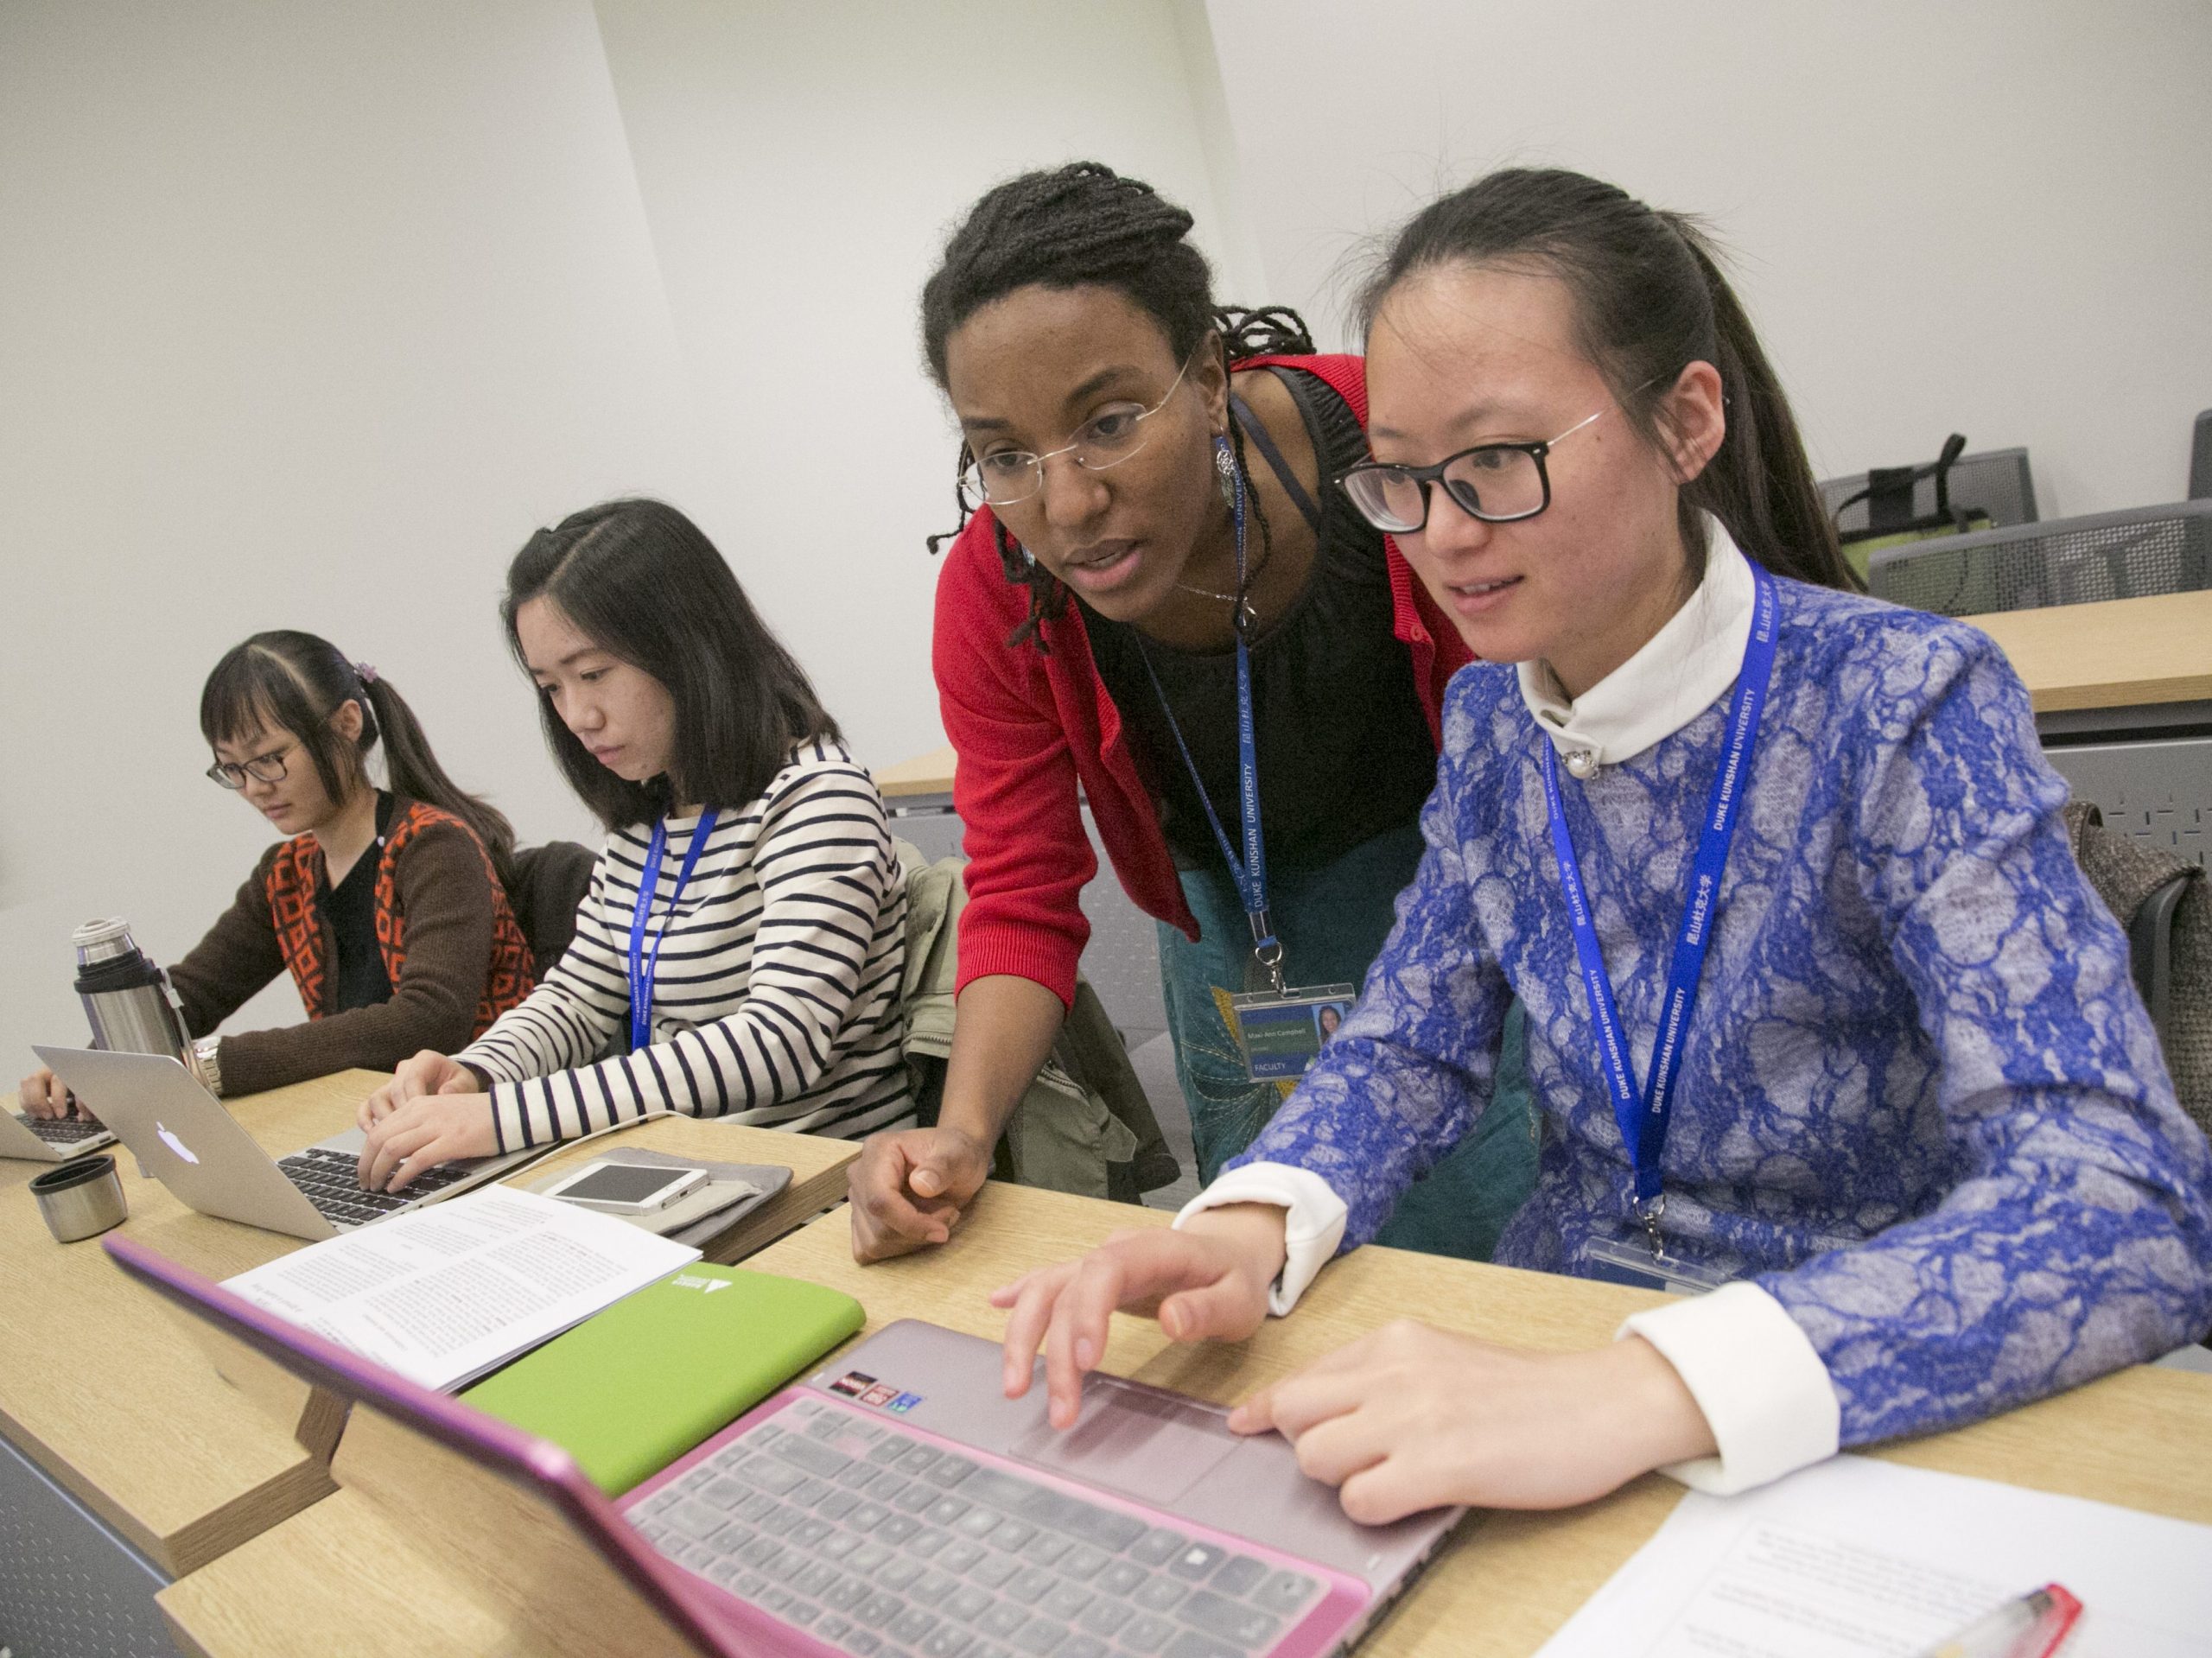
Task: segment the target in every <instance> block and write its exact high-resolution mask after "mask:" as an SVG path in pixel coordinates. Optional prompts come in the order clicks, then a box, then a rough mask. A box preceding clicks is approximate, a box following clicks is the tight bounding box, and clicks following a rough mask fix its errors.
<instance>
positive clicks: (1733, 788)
mask: <svg viewBox="0 0 2212 1658" xmlns="http://www.w3.org/2000/svg"><path fill="white" fill-rule="evenodd" d="M1751 578H1752V581H1753V584H1754V587H1755V589H1756V598H1755V600H1754V602H1753V605H1752V610H1751V638H1749V639H1748V640H1746V641H1745V645H1744V665H1743V667H1742V668H1741V669H1740V670H1738V673H1737V676H1736V691H1735V695H1734V696H1732V697H1731V698H1730V699H1729V702H1728V724H1727V727H1726V731H1725V732H1724V733H1723V734H1722V742H1721V750H1720V764H1719V767H1718V768H1717V769H1716V770H1715V771H1714V772H1713V792H1712V796H1711V797H1710V798H1709V799H1708V800H1707V802H1706V808H1705V820H1704V827H1703V828H1702V829H1700V832H1699V835H1698V842H1697V857H1696V860H1695V861H1694V862H1693V863H1692V864H1691V866H1690V890H1689V895H1688V899H1686V900H1685V902H1684V904H1683V905H1682V924H1681V930H1680V931H1679V932H1678V933H1677V934H1676V936H1675V954H1674V959H1673V961H1672V962H1670V963H1669V967H1668V969H1667V988H1666V994H1665V995H1664V997H1663V998H1662V1000H1661V1001H1660V1004H1659V1029H1658V1032H1657V1033H1656V1035H1655V1036H1654V1038H1653V1039H1652V1044H1651V1070H1650V1072H1649V1075H1648V1076H1647V1077H1645V1078H1644V1083H1643V1092H1642V1093H1641V1094H1638V1093H1637V1089H1636V1085H1635V1083H1634V1080H1633V1078H1632V1077H1630V1073H1629V1044H1628V1036H1627V1033H1626V1032H1624V1031H1623V1030H1622V1029H1621V1020H1620V1011H1619V1009H1618V1007H1617V1006H1616V1005H1615V1003H1614V1001H1613V981H1612V979H1611V976H1610V975H1608V974H1607V973H1606V971H1605V956H1604V954H1603V953H1602V952H1601V951H1600V950H1599V944H1598V929H1597V925H1596V923H1595V921H1594V920H1593V918H1592V912H1591V906H1590V895H1589V893H1587V892H1586V891H1585V890H1584V888H1583V885H1582V866H1581V864H1580V861H1578V860H1577V859H1576V857H1575V855H1574V837H1573V835H1571V834H1570V833H1569V832H1568V830H1567V810H1566V806H1565V804H1564V803H1563V802H1562V801H1561V800H1560V784H1559V757H1558V755H1557V753H1555V752H1554V749H1553V747H1552V743H1551V739H1550V738H1549V737H1548V736H1544V735H1542V734H1539V736H1538V741H1539V742H1540V743H1541V745H1542V749H1543V760H1544V805H1545V808H1546V810H1548V813H1549V814H1550V817H1551V830H1552V851H1553V853H1554V854H1555V855H1556V856H1557V858H1558V860H1559V883H1560V891H1561V892H1562V893H1564V894H1565V896H1566V899H1567V923H1568V924H1569V925H1570V926H1571V927H1573V930H1574V953H1575V956H1577V958H1578V959H1579V960H1580V963H1581V967H1582V986H1583V988H1584V990H1586V992H1587V993H1588V994H1589V998H1590V1019H1591V1023H1592V1025H1593V1026H1595V1027H1596V1030H1597V1036H1598V1060H1599V1069H1600V1070H1603V1071H1604V1072H1605V1089H1606V1092H1607V1093H1609V1094H1611V1096H1612V1101H1613V1121H1615V1122H1617V1123H1618V1124H1619V1125H1620V1131H1621V1140H1622V1142H1623V1143H1624V1145H1625V1146H1626V1147H1628V1154H1629V1166H1630V1168H1631V1169H1632V1170H1633V1171H1634V1172H1635V1182H1636V1184H1635V1194H1634V1197H1633V1198H1632V1199H1631V1204H1632V1207H1633V1209H1634V1210H1635V1218H1636V1219H1637V1221H1639V1222H1640V1223H1642V1225H1643V1236H1641V1237H1632V1238H1630V1239H1628V1240H1625V1241H1624V1240H1617V1239H1611V1238H1597V1239H1593V1240H1592V1241H1591V1242H1589V1243H1588V1244H1587V1245H1586V1246H1585V1247H1584V1250H1583V1255H1584V1259H1585V1261H1586V1263H1587V1264H1588V1265H1589V1267H1591V1268H1592V1272H1593V1274H1594V1275H1596V1276H1597V1277H1599V1278H1605V1279H1610V1280H1612V1281H1614V1282H1616V1283H1624V1284H1634V1285H1636V1286H1638V1287H1640V1288H1646V1289H1663V1290H1672V1291H1675V1292H1677V1293H1698V1292H1700V1291H1704V1290H1709V1289H1714V1288H1717V1287H1719V1285H1721V1284H1722V1283H1724V1282H1726V1274H1722V1273H1717V1272H1714V1271H1713V1269H1712V1268H1710V1267H1704V1266H1701V1265H1699V1264H1698V1263H1696V1262H1694V1261H1682V1260H1680V1259H1678V1258H1676V1257H1675V1256H1672V1255H1668V1254H1667V1253H1666V1251H1665V1249H1664V1248H1663V1247H1662V1243H1661V1241H1660V1236H1659V1220H1660V1217H1661V1216H1662V1215H1663V1214H1664V1213H1665V1212H1666V1207H1667V1196H1666V1192H1665V1191H1664V1189H1663V1187H1662V1183H1661V1178H1660V1169H1659V1159H1660V1154H1661V1153H1662V1152H1663V1151H1664V1150H1665V1149H1666V1145H1667V1124H1668V1121H1669V1112H1670V1110H1671V1109H1672V1107H1673V1103H1674V1096H1675V1079H1676V1077H1678V1076H1679V1075H1680V1074H1681V1068H1682V1046H1683V1043H1684V1041H1685V1039H1686V1038H1687V1037H1688V1033H1689V1026H1690V1016H1691V1014H1692V1013H1694V1012H1695V1010H1696V1007H1697V991H1698V978H1699V975H1700V973H1701V972H1702V970H1703V969H1704V967H1705V953H1706V950H1707V949H1708V948H1709V947H1710V946H1711V944H1712V943H1713V927H1714V924H1715V920H1716V916H1717V912H1718V911H1719V905H1720V879H1721V875H1722V873H1724V872H1725V871H1726V868H1727V866H1728V844H1729V842H1731V841H1732V840H1733V839H1734V838H1735V834H1736V819H1737V817H1738V816H1739V815H1740V814H1741V812H1742V810H1743V803H1744V797H1745V794H1746V793H1747V792H1749V790H1750V787H1751V759H1752V749H1753V747H1754V746H1755V745H1756V743H1757V742H1758V733H1759V716H1760V715H1761V713H1762V712H1763V711H1764V709H1765V707H1766V693H1767V685H1768V682H1769V681H1770V680H1771V679H1772V678H1773V677H1774V645H1775V638H1774V629H1775V590H1774V578H1773V577H1772V576H1771V575H1768V574H1767V573H1766V571H1765V570H1764V569H1762V568H1761V567H1760V566H1759V565H1758V564H1757V563H1753V564H1752V565H1751Z"/></svg>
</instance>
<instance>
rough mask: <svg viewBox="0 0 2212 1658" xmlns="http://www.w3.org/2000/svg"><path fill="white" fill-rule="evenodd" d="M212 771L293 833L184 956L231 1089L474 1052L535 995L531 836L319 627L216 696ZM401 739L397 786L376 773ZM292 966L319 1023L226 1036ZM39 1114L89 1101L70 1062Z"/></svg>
mask: <svg viewBox="0 0 2212 1658" xmlns="http://www.w3.org/2000/svg"><path fill="white" fill-rule="evenodd" d="M200 732H201V734H202V735H204V736H205V737H206V738H207V743H208V746H210V747H211V748H212V749H213V751H214V759H215V763H214V764H213V765H211V766H209V767H208V768H207V775H208V776H209V777H210V778H213V780H214V781H215V782H217V783H219V784H220V785H223V786H224V787H225V788H226V789H233V790H236V791H239V792H240V793H242V794H243V795H244V796H245V799H246V801H247V803H248V804H251V806H252V807H253V808H254V809H255V810H257V811H259V812H260V813H261V814H262V815H263V816H264V817H266V818H268V819H269V821H270V823H273V824H275V825H276V826H277V829H279V830H281V831H282V832H283V834H284V835H286V837H287V838H286V839H284V840H282V841H279V842H277V844H276V845H275V846H272V847H271V848H269V850H268V851H267V852H265V853H264V854H262V858H261V861H260V863H259V864H258V865H257V866H256V867H255V869H254V872H253V873H252V874H251V876H250V877H248V879H247V880H246V882H245V885H244V886H241V887H239V888H238V899H237V900H236V902H234V903H233V904H232V905H231V907H230V908H229V909H228V910H227V911H226V912H224V914H223V915H222V917H221V918H220V919H219V920H218V921H217V922H216V923H215V924H214V925H213V927H211V928H209V929H208V931H207V937H205V938H202V939H201V940H200V943H199V944H198V945H196V946H195V947H194V950H193V951H192V953H191V954H190V955H188V956H186V957H185V958H184V959H183V960H182V961H181V962H178V963H177V964H176V965H175V967H173V968H171V969H169V981H170V982H171V983H172V984H174V985H175V987H176V992H177V999H178V1001H179V1002H180V1003H181V1005H182V1007H183V1010H184V1019H185V1025H186V1027H187V1029H188V1031H189V1032H191V1034H192V1035H193V1036H194V1038H195V1039H198V1041H197V1044H196V1045H197V1048H198V1051H199V1056H200V1060H201V1064H202V1068H203V1070H206V1071H207V1074H208V1075H210V1076H211V1077H215V1078H216V1079H217V1083H216V1085H217V1088H218V1090H219V1092H221V1093H224V1094H228V1095H238V1094H252V1093H257V1092H259V1091H260V1090H262V1089H269V1088H281V1087H283V1085H284V1084H285V1083H296V1082H300V1081H303V1080H304V1079H306V1078H308V1077H321V1076H325V1075H327V1074H328V1073H329V1072H331V1071H334V1070H346V1069H347V1068H349V1067H352V1066H360V1067H363V1068H365V1069H366V1070H391V1069H392V1068H393V1067H394V1066H395V1065H397V1064H398V1063H399V1062H400V1061H401V1060H403V1059H404V1058H407V1057H408V1056H409V1055H410V1054H412V1053H416V1052H419V1051H421V1050H423V1049H424V1048H435V1049H438V1050H440V1051H445V1050H448V1049H452V1048H458V1047H460V1046H461V1045H464V1044H465V1043H467V1041H469V1040H470V1039H472V1038H474V1037H476V1036H479V1035H480V1034H482V1032H484V1031H485V1029H486V1027H487V1026H490V1024H491V1023H492V1021H493V1020H495V1019H497V1018H498V1017H499V1015H500V1014H501V1013H505V1011H506V1010H507V1009H508V1008H510V1007H513V1006H514V1005H515V1004H516V1003H517V1002H518V1001H521V1000H522V999H523V998H524V996H525V995H527V994H529V993H530V990H531V985H532V969H531V952H530V946H529V944H528V943H527V942H526V941H525V940H524V937H523V932H522V928H521V927H520V925H519V924H518V923H517V921H516V919H515V913H514V910H513V908H512V905H510V904H509V903H508V900H507V877H508V874H509V859H510V857H511V854H512V852H513V849H514V831H513V830H512V829H511V828H509V827H508V824H507V820H506V819H505V817H504V816H501V815H500V814H499V812H497V811H495V810H493V808H492V807H490V806H488V805H486V804H485V803H484V802H483V801H481V800H479V799H477V798H476V797H474V796H472V795H467V794H464V793H462V792H461V790H460V789H459V788H458V787H457V786H456V785H454V781H453V779H452V778H448V776H447V775H446V773H445V770H444V768H443V767H442V766H441V765H439V764H438V762H437V759H436V757H435V755H434V754H432V753H431V752H430V746H429V742H428V741H427V740H425V739H424V737H423V727H421V725H420V724H418V723H417V722H416V718H415V715H414V714H413V712H412V711H411V710H410V708H408V706H407V704H406V703H405V702H404V701H402V700H401V698H400V696H399V693H398V692H397V691H396V690H394V689H392V688H391V684H390V683H388V682H387V681H385V679H383V678H382V677H379V676H378V673H377V671H376V670H375V669H374V668H372V667H371V666H369V665H368V664H366V663H359V664H357V663H353V662H351V661H349V660H347V658H346V656H345V655H344V654H343V653H342V652H340V651H339V650H338V648H337V647H336V646H334V645H332V644H331V643H330V642H329V641H328V640H327V639H323V638H318V637H317V636H315V634H312V633H301V632H289V631H287V632H270V633H257V634H255V635H254V636H253V637H252V638H250V639H248V640H246V641H245V643H244V644H243V645H238V646H237V647H236V648H234V649H233V650H232V651H230V652H228V653H227V654H226V656H225V657H223V659H222V660H221V661H220V662H219V663H217V664H215V670H214V672H213V673H212V674H210V675H209V676H208V677H207V687H206V689H204V690H202V692H201V693H200ZM379 741H381V742H382V743H383V745H384V755H385V769H386V772H387V773H388V775H389V778H390V786H389V787H388V788H385V789H379V788H378V787H377V786H376V785H375V784H374V783H373V782H372V780H371V778H370V777H369V770H368V757H369V754H370V753H371V751H372V750H373V749H374V748H375V747H376V746H377V745H378V742H379ZM288 970H289V972H290V974H291V975H292V982H293V984H294V985H295V986H296V988H298V990H299V993H300V1001H301V1002H302V1004H303V1005H304V1007H306V1010H307V1016H308V1022H307V1023H306V1024H304V1025H294V1026H286V1027H284V1028H282V1029H277V1030H269V1031H253V1032H244V1033H240V1034H237V1035H229V1036H224V1037H220V1038H217V1037H214V1036H212V1035H209V1034H207V1033H208V1032H213V1030H214V1029H215V1027H216V1026H218V1025H219V1024H221V1023H222V1022H223V1020H226V1019H227V1018H228V1017H229V1016H230V1015H231V1014H232V1013H235V1012H236V1011H237V1010H238V1008H239V1007H242V1006H243V1005H244V1004H245V1002H246V1001H247V1000H248V999H249V998H251V996H253V995H254V994H256V993H257V992H258V991H259V990H260V989H261V988H263V987H264V985H266V984H267V983H268V982H269V981H270V980H271V979H274V978H275V977H276V976H277V975H278V974H279V973H282V972H285V971H288ZM22 1106H23V1109H25V1110H26V1111H29V1112H30V1113H32V1114H33V1115H40V1116H59V1115H61V1114H63V1113H64V1112H66V1111H68V1110H70V1109H78V1110H79V1111H81V1110H82V1109H83V1108H82V1107H81V1106H76V1105H75V1102H74V1101H73V1098H72V1096H70V1095H69V1094H68V1092H67V1089H63V1088H62V1087H61V1086H60V1083H57V1082H55V1081H54V1076H53V1073H52V1072H50V1071H40V1072H37V1073H36V1074H35V1075H33V1076H31V1077H27V1078H25V1079H24V1082H23V1085H22Z"/></svg>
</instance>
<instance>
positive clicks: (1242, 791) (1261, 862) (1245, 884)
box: [1130, 471, 1283, 994]
mask: <svg viewBox="0 0 2212 1658" xmlns="http://www.w3.org/2000/svg"><path fill="white" fill-rule="evenodd" d="M1230 518H1232V520H1233V521H1234V524H1235V528H1236V613H1235V619H1234V626H1235V628H1236V805H1237V816H1238V817H1239V819H1240V820H1241V823H1240V827H1241V828H1242V829H1243V837H1244V855H1243V857H1242V858H1241V859H1240V858H1239V857H1238V856H1237V855H1236V848H1234V847H1232V846H1231V845H1230V841H1229V831H1228V830H1226V829H1224V828H1222V826H1221V814H1220V813H1219V812H1217V811H1216V810H1214V809H1213V800H1212V797H1211V796H1209V795H1208V794H1207V793H1206V785H1205V778H1202V777H1200V776H1199V775H1198V763H1197V762H1196V761H1195V760H1193V759H1192V758H1191V746H1190V745H1189V744H1188V743H1186V742H1185V741H1184V740H1183V727H1181V726H1179V725H1178V724H1177V723H1176V721H1175V710H1174V709H1173V708H1171V707H1169V706H1168V702H1167V692H1166V688H1165V687H1163V686H1162V685H1161V684H1160V673H1159V670H1157V669H1155V668H1154V666H1153V665H1152V656H1151V653H1150V652H1149V651H1147V650H1146V649H1145V648H1144V635H1143V634H1142V633H1141V632H1136V631H1135V629H1134V628H1133V629H1131V630H1130V631H1131V632H1132V634H1133V635H1134V637H1135V639H1136V642H1137V654H1138V656H1139V657H1142V658H1143V660H1144V670H1145V672H1146V673H1147V674H1148V675H1150V676H1151V677H1152V689H1153V694H1154V696H1158V697H1159V698H1160V712H1161V713H1162V714H1164V715H1166V716H1167V730H1168V734H1169V735H1171V736H1173V738H1174V739H1175V746H1176V748H1177V749H1178V750H1179V751H1180V753H1182V756H1183V765H1184V766H1185V768H1186V769H1187V770H1188V771H1189V772H1190V773H1191V787H1192V789H1193V790H1195V791H1197V793H1198V804H1199V805H1201V806H1203V807H1205V813H1206V822H1207V823H1208V824H1209V825H1211V827H1212V829H1213V838H1214V843H1215V844H1216V845H1217V846H1218V847H1219V848H1221V855H1222V859H1223V861H1224V862H1226V863H1227V864H1228V865H1229V874H1230V879H1231V880H1234V881H1235V882H1236V894H1237V896H1238V897H1239V898H1240V899H1243V903H1244V918H1245V919H1246V920H1247V921H1248V922H1249V923H1250V924H1251V928H1252V955H1253V956H1254V958H1255V959H1256V960H1257V961H1258V962H1259V963H1260V965H1261V966H1262V967H1263V968H1265V969H1267V971H1268V977H1269V978H1271V979H1272V980H1273V981H1274V988H1275V990H1276V992H1277V993H1278V994H1281V990H1282V988H1283V978H1282V943H1281V940H1280V939H1278V938H1277V937H1275V929H1274V920H1273V919H1272V918H1270V917H1269V916H1268V858H1267V850H1266V848H1265V847H1264V846H1263V845H1262V841H1261V836H1260V754H1259V743H1258V741H1257V740H1256V739H1255V737H1254V735H1253V727H1252V653H1251V652H1250V651H1249V650H1248V649H1246V647H1245V644H1244V477H1243V473H1242V471H1239V472H1238V473H1236V494H1235V497H1234V499H1232V500H1231V502H1230Z"/></svg>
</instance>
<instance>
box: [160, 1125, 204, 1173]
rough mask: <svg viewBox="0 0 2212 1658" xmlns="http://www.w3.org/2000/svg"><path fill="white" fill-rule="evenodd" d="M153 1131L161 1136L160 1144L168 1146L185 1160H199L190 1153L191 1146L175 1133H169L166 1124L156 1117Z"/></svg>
mask: <svg viewBox="0 0 2212 1658" xmlns="http://www.w3.org/2000/svg"><path fill="white" fill-rule="evenodd" d="M154 1132H155V1133H156V1134H159V1135H160V1136H161V1137H162V1145H164V1146H166V1147H168V1148H169V1149H170V1150H171V1151H173V1152H175V1153H176V1154H177V1155H178V1156H179V1157H181V1158H182V1159H184V1160H185V1161H186V1162H188V1163H197V1162H198V1161H199V1160H200V1159H198V1158H196V1157H194V1155H193V1154H192V1147H189V1146H188V1145H186V1144H185V1143H184V1142H183V1141H182V1140H179V1139H178V1138H177V1137H176V1136H175V1134H171V1133H170V1132H169V1131H168V1125H167V1124H165V1123H163V1122H162V1121H160V1120H159V1119H158V1118H156V1120H155V1122H154Z"/></svg>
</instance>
